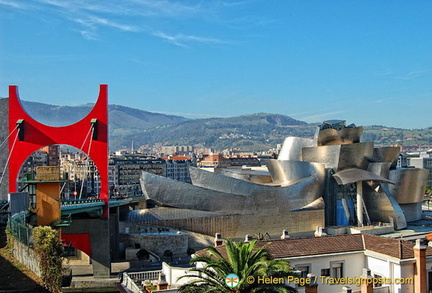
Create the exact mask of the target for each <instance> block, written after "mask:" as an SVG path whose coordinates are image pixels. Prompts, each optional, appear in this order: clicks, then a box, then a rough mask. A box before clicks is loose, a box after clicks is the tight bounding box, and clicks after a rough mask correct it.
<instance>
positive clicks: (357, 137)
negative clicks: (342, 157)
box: [339, 127, 363, 144]
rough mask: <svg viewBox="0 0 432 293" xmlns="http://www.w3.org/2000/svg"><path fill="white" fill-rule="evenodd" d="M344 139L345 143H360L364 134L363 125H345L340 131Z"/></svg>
mask: <svg viewBox="0 0 432 293" xmlns="http://www.w3.org/2000/svg"><path fill="white" fill-rule="evenodd" d="M339 135H340V136H341V138H342V141H343V142H344V144H345V143H359V142H360V141H361V137H362V135H363V127H345V128H342V129H341V130H340V131H339Z"/></svg>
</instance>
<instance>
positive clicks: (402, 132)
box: [23, 101, 432, 151]
mask: <svg viewBox="0 0 432 293" xmlns="http://www.w3.org/2000/svg"><path fill="white" fill-rule="evenodd" d="M23 105H24V107H25V109H26V110H27V111H28V113H29V114H30V115H31V116H32V117H34V118H35V119H38V120H39V121H40V122H41V123H44V124H48V125H52V126H64V125H69V124H72V123H74V122H76V121H78V120H79V119H81V118H82V117H84V116H85V115H86V114H87V113H88V112H89V111H90V110H91V108H92V105H91V104H87V105H82V106H54V105H47V104H43V103H35V102H26V101H24V102H23ZM108 115H109V139H110V141H109V142H110V150H111V151H113V150H117V149H120V148H130V147H131V144H132V141H133V142H134V145H135V146H136V147H138V146H140V145H153V144H155V143H162V144H166V145H195V144H203V145H204V146H206V147H211V148H214V149H216V150H223V149H227V148H238V149H241V150H245V151H258V150H267V149H269V148H274V147H275V146H276V144H278V143H282V142H283V140H284V138H285V137H287V136H298V137H312V136H313V134H314V132H315V129H316V126H317V125H318V123H306V122H304V121H300V120H296V119H293V118H291V117H289V116H286V115H281V114H270V113H258V114H251V115H243V116H236V117H229V118H207V119H188V118H185V117H182V116H175V115H165V114H160V113H153V112H148V111H144V110H139V109H133V108H129V107H125V106H119V105H109V106H108ZM364 129H365V130H364V135H363V141H375V143H376V144H377V145H404V146H411V145H417V144H419V145H429V146H430V145H432V127H429V128H426V129H414V130H411V129H401V128H392V127H386V126H382V125H374V126H364Z"/></svg>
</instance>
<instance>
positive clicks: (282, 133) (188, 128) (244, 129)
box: [120, 113, 315, 151]
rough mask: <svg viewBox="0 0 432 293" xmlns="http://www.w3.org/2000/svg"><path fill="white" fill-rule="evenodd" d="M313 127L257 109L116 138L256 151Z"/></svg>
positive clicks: (309, 132) (124, 142) (308, 132)
mask: <svg viewBox="0 0 432 293" xmlns="http://www.w3.org/2000/svg"><path fill="white" fill-rule="evenodd" d="M314 131H315V126H314V125H309V124H307V123H306V122H303V121H299V120H295V119H293V118H291V117H288V116H284V115H279V114H268V113H259V114H253V115H245V116H237V117H230V118H210V119H196V120H187V121H183V122H180V123H177V124H172V125H163V126H159V127H156V128H151V129H146V130H143V131H142V132H140V133H136V134H133V135H129V136H125V137H124V138H123V139H122V140H121V141H120V142H121V144H122V145H130V141H132V140H133V141H134V143H135V144H136V145H142V144H150V145H152V144H154V143H157V142H161V143H164V144H167V145H175V144H177V145H195V144H200V143H202V144H204V145H205V146H206V147H212V148H214V149H217V150H223V149H226V148H239V149H241V150H250V151H256V150H267V149H269V148H272V147H275V146H276V144H278V143H281V142H282V141H283V139H284V138H285V137H286V136H288V135H296V136H298V135H301V136H313V133H314ZM128 142H129V143H128Z"/></svg>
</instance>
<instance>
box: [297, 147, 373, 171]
mask: <svg viewBox="0 0 432 293" xmlns="http://www.w3.org/2000/svg"><path fill="white" fill-rule="evenodd" d="M372 154H373V142H362V143H353V144H343V145H330V146H319V147H306V148H303V152H302V156H303V161H308V162H316V163H323V164H325V165H326V168H332V169H335V170H336V171H340V170H344V169H349V168H358V169H364V170H366V169H367V166H368V164H369V160H370V158H371V157H372Z"/></svg>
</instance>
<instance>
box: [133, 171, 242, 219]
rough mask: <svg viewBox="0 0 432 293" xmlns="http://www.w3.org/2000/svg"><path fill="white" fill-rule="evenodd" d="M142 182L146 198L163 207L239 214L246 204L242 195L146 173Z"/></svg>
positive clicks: (142, 177)
mask: <svg viewBox="0 0 432 293" xmlns="http://www.w3.org/2000/svg"><path fill="white" fill-rule="evenodd" d="M140 182H141V188H142V191H143V193H144V196H145V198H146V199H151V200H153V201H155V202H157V203H158V205H161V206H163V205H167V206H171V207H176V208H182V209H195V210H201V211H208V212H223V213H231V214H238V213H242V212H243V206H244V204H245V203H246V197H245V196H242V195H235V194H228V193H224V192H218V191H215V190H209V189H205V188H201V187H197V186H193V185H191V184H188V183H184V182H180V181H177V180H173V179H169V178H166V177H162V176H158V175H155V174H151V173H148V172H144V171H143V172H142V173H141V178H140Z"/></svg>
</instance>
